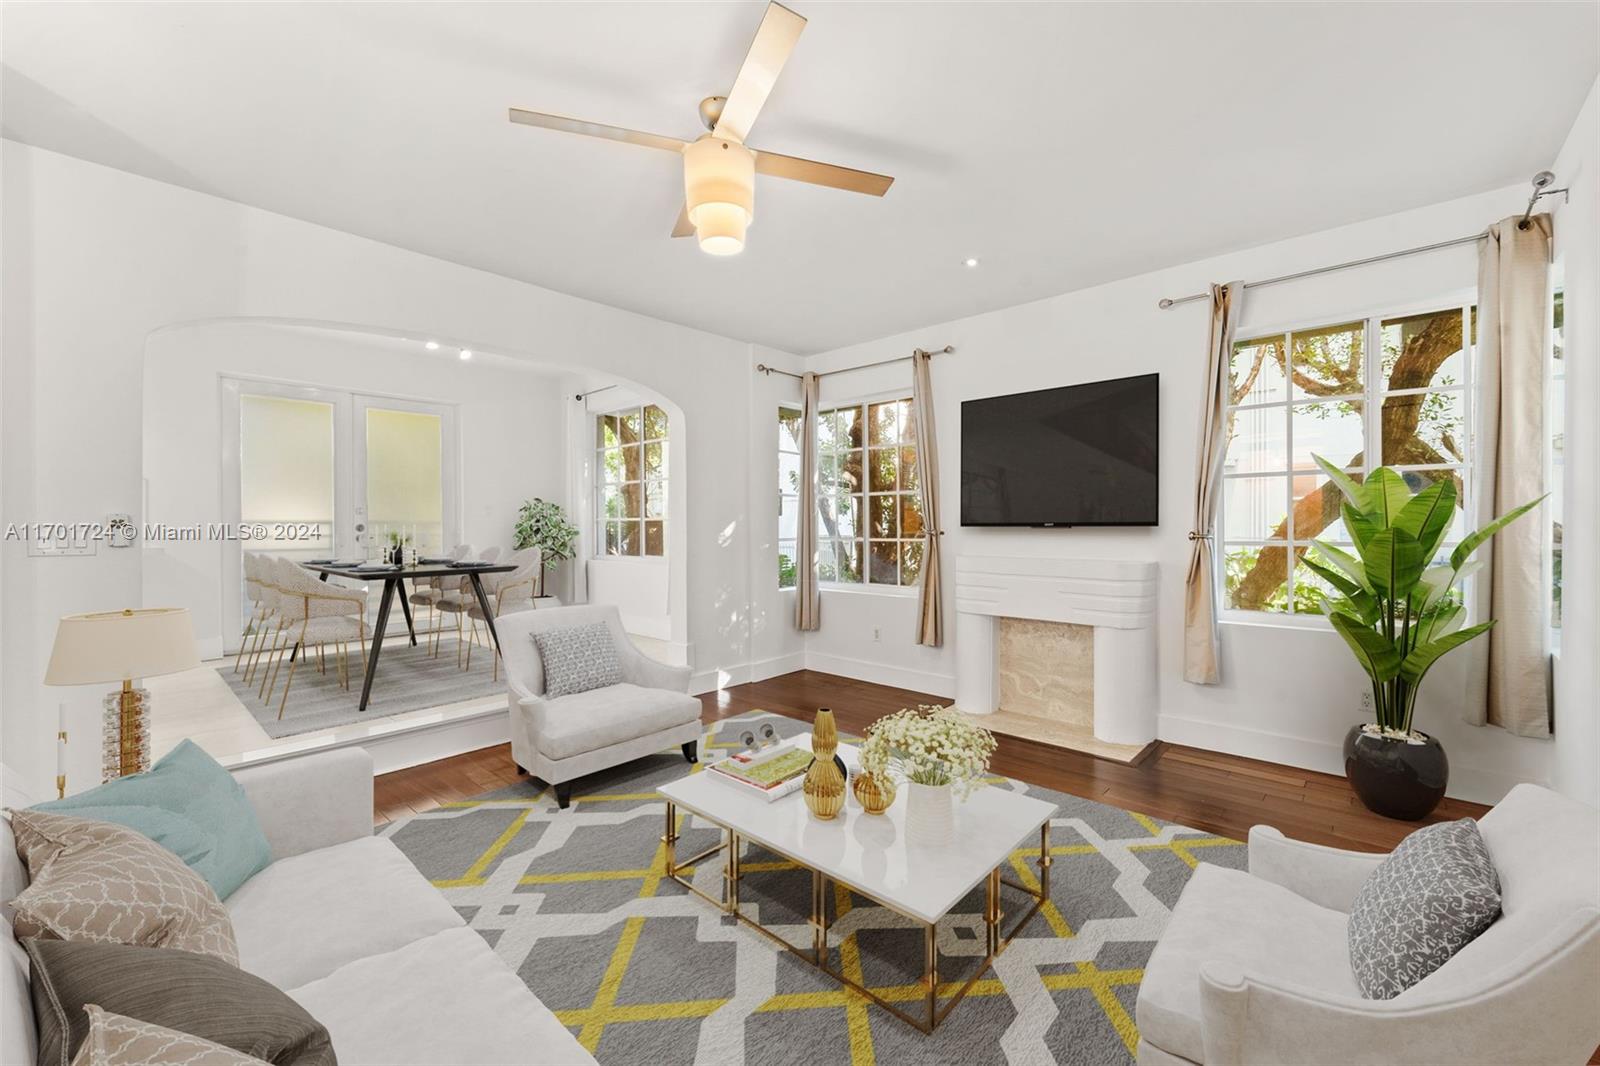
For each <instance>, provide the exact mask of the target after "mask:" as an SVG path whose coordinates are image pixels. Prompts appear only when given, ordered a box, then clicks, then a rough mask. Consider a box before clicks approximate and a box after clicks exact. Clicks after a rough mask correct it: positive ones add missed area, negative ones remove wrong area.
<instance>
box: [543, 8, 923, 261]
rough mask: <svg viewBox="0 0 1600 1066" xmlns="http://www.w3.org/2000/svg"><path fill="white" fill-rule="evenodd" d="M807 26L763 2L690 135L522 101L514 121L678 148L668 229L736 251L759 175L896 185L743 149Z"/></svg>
mask: <svg viewBox="0 0 1600 1066" xmlns="http://www.w3.org/2000/svg"><path fill="white" fill-rule="evenodd" d="M805 26H806V20H805V19H803V18H801V17H800V16H799V15H797V14H795V13H794V12H793V11H790V10H789V9H788V8H786V7H784V6H783V5H782V4H778V3H771V4H768V5H767V11H766V14H765V15H763V16H762V17H761V26H760V27H759V28H758V29H757V30H756V37H755V40H754V41H752V42H751V43H750V52H749V54H747V55H746V56H745V57H744V65H743V66H741V67H740V68H739V76H738V78H736V79H735V80H734V83H733V88H732V89H731V90H730V91H729V92H728V95H727V96H708V97H706V98H705V99H704V100H701V101H700V119H701V121H703V122H704V123H705V125H706V128H707V129H708V130H710V132H709V133H705V134H702V135H701V136H700V137H699V139H697V140H694V141H682V140H679V139H678V138H676V137H664V136H661V135H659V134H655V133H641V132H639V131H638V130H629V129H623V128H622V127H620V126H605V125H602V124H600V123H598V122H584V121H582V120H580V119H575V118H566V117H564V116H562V115H547V114H544V113H542V112H539V111H526V110H523V109H522V108H520V107H513V108H512V109H511V121H512V122H517V123H521V124H522V125H524V126H543V127H545V128H546V129H552V130H565V131H566V132H568V133H581V134H584V135H585V136H588V137H604V138H606V139H607V140H612V141H625V142H627V143H628V144H637V145H642V146H643V147H645V148H659V149H661V150H662V151H667V152H677V153H679V154H680V155H682V156H683V188H684V207H683V210H682V211H681V212H679V214H678V224H677V225H676V226H674V227H673V229H672V235H673V236H674V237H687V236H688V235H689V234H691V233H693V234H695V235H696V237H697V238H698V239H699V242H700V249H701V251H704V252H708V253H710V254H711V255H735V254H737V253H738V252H740V251H743V250H744V241H745V229H746V227H747V226H749V225H750V222H751V220H752V219H753V218H754V211H755V176H756V174H757V173H761V174H769V175H771V176H773V177H777V178H788V179H790V180H792V181H804V182H809V183H811V184H812V185H826V186H828V187H829V188H833V189H844V190H845V191H847V192H860V193H866V194H868V195H869V196H882V195H883V194H884V193H886V192H888V191H889V186H890V185H891V184H893V183H894V179H893V178H891V177H888V176H887V175H884V174H872V173H869V172H868V171H865V170H852V169H851V168H850V167H840V166H834V165H833V164H831V163H817V162H813V161H812V160H810V159H797V158H795V157H794V156H790V155H779V154H778V153H776V152H767V151H761V150H758V149H753V148H749V147H746V145H745V143H744V141H745V137H746V136H747V135H748V134H749V133H750V127H751V126H753V125H754V124H755V121H756V116H757V115H759V114H760V113H761V108H762V105H764V104H765V103H766V102H767V96H768V94H770V93H771V92H772V87H773V85H774V84H776V83H777V80H778V75H779V74H780V73H781V72H782V71H783V65H784V63H786V62H788V59H789V53H790V52H792V51H793V50H794V46H795V42H796V41H798V40H799V39H800V31H801V30H803V29H805Z"/></svg>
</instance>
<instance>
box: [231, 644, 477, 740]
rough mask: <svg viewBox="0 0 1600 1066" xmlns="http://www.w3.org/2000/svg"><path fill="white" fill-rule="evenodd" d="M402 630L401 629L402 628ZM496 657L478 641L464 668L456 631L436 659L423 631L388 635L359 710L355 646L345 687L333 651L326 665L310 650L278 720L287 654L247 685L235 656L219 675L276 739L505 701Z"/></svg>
mask: <svg viewBox="0 0 1600 1066" xmlns="http://www.w3.org/2000/svg"><path fill="white" fill-rule="evenodd" d="M401 632H402V633H403V632H404V629H403V628H402V630H401ZM482 639H483V638H482V637H481V636H480V640H482ZM369 653H370V648H369ZM493 654H494V653H493V651H492V650H490V649H487V648H485V647H484V646H483V645H482V644H481V643H480V644H479V645H477V646H476V647H474V648H473V649H472V667H471V669H468V670H462V669H461V668H460V667H459V666H458V665H457V661H456V635H455V631H454V630H453V629H452V630H449V631H448V632H446V633H445V634H443V635H441V636H440V637H439V640H438V649H437V654H430V653H429V649H428V636H427V634H426V633H425V632H424V631H422V630H421V629H419V630H418V632H417V646H416V647H412V646H411V645H410V643H409V642H406V641H403V640H401V639H400V638H399V637H391V638H390V639H388V640H386V641H385V642H384V645H383V654H382V655H381V656H379V658H378V673H377V675H376V676H375V677H374V678H373V679H372V696H371V698H370V699H369V700H368V701H367V709H366V710H365V711H362V710H360V709H359V708H360V705H361V679H362V666H361V655H360V652H359V651H358V650H357V648H356V646H355V644H353V643H352V644H351V645H350V663H349V670H350V678H349V685H350V687H349V689H348V690H347V689H345V688H344V687H343V686H341V685H340V683H339V669H338V664H337V662H336V660H335V657H334V654H333V650H332V649H331V648H330V649H328V654H327V656H326V659H325V660H322V659H319V658H318V656H317V654H316V651H315V650H314V649H313V651H312V652H311V654H310V655H309V657H308V661H302V662H300V663H299V664H298V665H297V666H296V667H295V671H294V682H293V684H291V685H290V686H289V699H288V702H287V704H285V705H284V708H283V717H282V718H281V719H280V718H279V717H278V705H279V703H280V702H282V701H283V688H284V684H285V681H286V680H287V679H288V675H289V662H288V652H287V651H285V652H284V653H283V658H284V661H283V663H282V664H281V665H277V664H274V663H273V662H272V661H271V659H270V658H269V657H268V656H266V655H263V656H262V657H261V661H260V662H259V663H258V664H257V666H256V672H255V674H254V676H253V677H252V679H251V681H250V683H248V684H247V683H246V682H245V680H244V672H245V671H244V668H241V669H239V671H238V672H237V673H235V660H234V659H232V658H229V659H227V660H225V661H223V662H222V663H221V664H220V665H218V667H217V674H218V675H219V676H220V677H221V678H222V679H223V680H224V681H225V682H227V684H228V688H229V689H231V690H232V691H233V694H234V695H235V696H236V697H237V698H238V700H239V702H240V703H242V704H244V707H245V709H246V710H248V711H249V712H250V714H251V716H252V717H253V718H255V720H256V721H257V722H258V723H260V725H261V728H262V729H264V730H265V731H266V733H267V735H268V736H269V737H272V738H273V739H274V740H276V739H278V738H280V737H292V736H296V735H298V734H301V733H311V732H314V731H316V730H318V729H330V728H333V727H335V726H341V725H349V724H350V723H352V722H366V721H371V720H372V719H375V718H387V717H389V716H390V715H395V714H404V713H406V712H407V711H418V710H424V709H426V708H429V707H441V706H444V705H446V704H451V703H460V702H462V701H464V700H473V699H482V698H485V697H491V696H499V697H504V696H505V694H506V678H505V673H504V672H503V671H502V672H501V674H500V678H499V680H495V678H494V670H493ZM248 659H249V657H248V656H246V663H245V666H246V667H248V665H249V662H248ZM463 661H465V660H464V658H463ZM275 665H276V666H277V671H278V676H277V680H276V683H275V684H274V686H273V689H272V692H271V696H270V699H263V698H262V696H261V686H262V678H263V676H264V675H263V671H270V670H272V669H273V668H274V666H275Z"/></svg>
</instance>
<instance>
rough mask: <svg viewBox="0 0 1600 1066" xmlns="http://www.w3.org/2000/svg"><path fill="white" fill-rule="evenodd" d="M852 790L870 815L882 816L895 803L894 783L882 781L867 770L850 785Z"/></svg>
mask: <svg viewBox="0 0 1600 1066" xmlns="http://www.w3.org/2000/svg"><path fill="white" fill-rule="evenodd" d="M850 790H851V791H852V792H854V793H855V797H856V802H857V803H859V804H861V809H862V810H864V811H866V812H867V813H868V814H882V813H883V812H884V811H886V810H888V809H889V805H890V804H891V803H893V802H894V782H893V781H891V780H889V779H888V778H884V779H883V780H882V781H880V780H878V778H877V777H875V776H873V775H872V774H871V773H869V772H867V771H866V770H862V771H861V772H860V773H859V774H857V775H856V778H855V780H854V781H852V782H851V783H850Z"/></svg>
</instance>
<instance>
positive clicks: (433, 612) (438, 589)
mask: <svg viewBox="0 0 1600 1066" xmlns="http://www.w3.org/2000/svg"><path fill="white" fill-rule="evenodd" d="M471 554H472V545H470V544H457V545H456V546H455V547H454V548H451V549H450V550H449V551H447V552H445V558H447V559H449V560H450V561H451V562H455V561H456V560H458V559H465V558H466V557H467V556H469V555H471ZM443 592H444V578H439V577H430V578H424V579H423V580H422V581H419V582H413V583H412V588H411V596H410V597H409V598H410V601H411V605H412V606H413V607H426V608H427V609H428V654H429V655H438V654H439V608H438V601H439V596H440V595H441V594H442V593H443Z"/></svg>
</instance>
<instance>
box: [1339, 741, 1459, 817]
mask: <svg viewBox="0 0 1600 1066" xmlns="http://www.w3.org/2000/svg"><path fill="white" fill-rule="evenodd" d="M1423 736H1424V738H1425V739H1424V741H1423V743H1421V744H1411V743H1408V742H1406V741H1404V740H1390V739H1389V738H1387V737H1376V736H1373V735H1371V734H1370V733H1364V732H1362V730H1361V727H1360V726H1358V725H1357V726H1351V727H1350V732H1348V733H1346V734H1345V738H1344V776H1345V777H1347V778H1349V779H1350V787H1351V788H1353V789H1355V790H1356V795H1358V796H1360V797H1361V802H1362V803H1365V804H1366V805H1367V809H1368V810H1370V811H1375V812H1377V813H1378V814H1381V815H1383V816H1384V817H1386V818H1399V819H1401V820H1403V821H1407V822H1415V821H1419V820H1420V819H1422V818H1426V817H1427V816H1428V815H1429V814H1430V813H1432V811H1433V809H1434V808H1435V807H1437V806H1438V805H1439V801H1440V800H1442V799H1444V787H1445V784H1446V783H1447V782H1448V781H1449V780H1450V760H1449V759H1447V758H1445V754H1444V748H1443V747H1442V746H1441V745H1440V744H1439V741H1438V740H1436V739H1434V738H1433V737H1430V736H1427V735H1426V734H1423Z"/></svg>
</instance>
